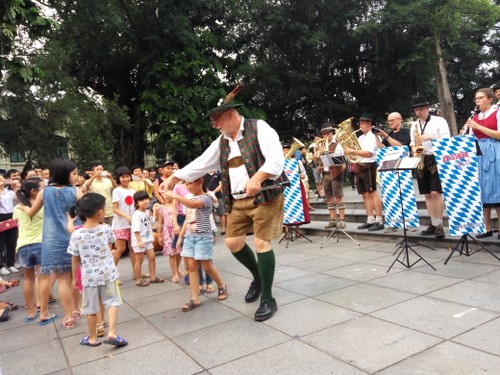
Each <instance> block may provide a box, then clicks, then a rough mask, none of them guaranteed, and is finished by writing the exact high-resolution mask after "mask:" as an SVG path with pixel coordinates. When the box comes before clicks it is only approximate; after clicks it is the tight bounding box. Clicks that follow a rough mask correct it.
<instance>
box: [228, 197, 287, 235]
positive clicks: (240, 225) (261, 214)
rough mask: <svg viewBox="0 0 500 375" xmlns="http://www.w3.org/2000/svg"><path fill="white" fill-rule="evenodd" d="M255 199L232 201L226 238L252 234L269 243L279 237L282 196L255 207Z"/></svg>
mask: <svg viewBox="0 0 500 375" xmlns="http://www.w3.org/2000/svg"><path fill="white" fill-rule="evenodd" d="M254 200H255V198H253V197H252V198H246V199H235V200H232V202H231V203H232V209H231V212H230V214H229V216H228V217H227V230H226V238H231V237H240V236H246V235H247V234H252V233H253V234H254V235H255V237H257V238H259V239H261V240H265V241H271V240H273V239H276V238H278V237H279V236H280V235H281V231H282V229H283V209H284V205H285V198H284V195H283V194H280V195H278V196H277V197H274V198H273V199H271V200H270V201H268V202H264V203H262V204H259V205H255V203H254Z"/></svg>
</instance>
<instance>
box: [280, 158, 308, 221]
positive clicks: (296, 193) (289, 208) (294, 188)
mask: <svg viewBox="0 0 500 375" xmlns="http://www.w3.org/2000/svg"><path fill="white" fill-rule="evenodd" d="M284 171H285V174H286V176H287V177H288V180H289V181H290V186H288V187H287V188H286V189H285V213H284V216H283V224H300V223H304V221H305V218H304V206H303V204H302V195H301V192H300V175H299V164H298V161H297V159H285V169H284Z"/></svg>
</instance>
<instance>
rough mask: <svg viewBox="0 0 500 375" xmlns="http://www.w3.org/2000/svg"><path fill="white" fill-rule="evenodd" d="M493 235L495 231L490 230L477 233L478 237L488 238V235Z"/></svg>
mask: <svg viewBox="0 0 500 375" xmlns="http://www.w3.org/2000/svg"><path fill="white" fill-rule="evenodd" d="M491 236H493V231H492V230H489V231H487V232H486V233H480V234H477V235H476V238H486V237H491Z"/></svg>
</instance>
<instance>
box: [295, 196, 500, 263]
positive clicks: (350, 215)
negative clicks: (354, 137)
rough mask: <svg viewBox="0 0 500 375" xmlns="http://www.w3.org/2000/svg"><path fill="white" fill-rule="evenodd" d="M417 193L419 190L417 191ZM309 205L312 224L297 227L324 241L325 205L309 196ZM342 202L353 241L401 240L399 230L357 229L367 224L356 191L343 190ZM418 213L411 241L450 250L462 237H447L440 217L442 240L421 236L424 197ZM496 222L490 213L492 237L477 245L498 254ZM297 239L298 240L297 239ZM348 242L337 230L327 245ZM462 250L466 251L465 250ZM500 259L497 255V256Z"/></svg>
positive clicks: (425, 215)
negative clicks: (417, 224) (371, 230)
mask: <svg viewBox="0 0 500 375" xmlns="http://www.w3.org/2000/svg"><path fill="white" fill-rule="evenodd" d="M416 192H418V190H416ZM310 196H311V198H310V204H311V206H312V207H314V210H311V211H310V214H311V222H310V223H309V224H304V225H301V226H300V227H299V232H301V233H304V234H305V235H306V236H307V235H312V234H314V235H322V236H324V237H325V238H326V237H327V236H328V235H329V234H331V232H332V230H331V229H325V226H326V225H327V223H328V221H329V215H328V210H327V209H326V203H325V202H323V201H322V200H321V199H317V198H315V197H314V194H311V195H310ZM344 202H345V204H346V210H345V218H346V224H347V228H346V229H345V231H346V232H347V233H349V235H350V236H352V237H353V238H354V239H356V241H358V242H360V243H361V246H362V243H363V241H380V242H385V243H392V244H394V245H395V244H397V243H398V242H400V241H401V240H402V239H403V238H404V234H403V230H402V229H398V230H397V231H395V232H391V233H386V232H385V231H384V230H381V231H376V232H370V231H368V230H359V229H357V227H358V226H359V225H361V224H362V223H364V222H365V221H366V212H365V207H364V204H363V199H362V197H361V196H360V195H358V194H357V192H356V191H352V190H351V188H350V187H347V186H346V187H344ZM417 210H418V213H419V217H420V228H408V229H407V237H408V239H410V240H412V241H416V242H418V243H420V244H422V245H425V246H430V247H432V248H447V249H453V248H455V246H457V244H458V243H459V241H460V238H461V237H452V236H450V233H449V230H448V216H447V215H446V212H445V216H444V218H443V226H444V229H445V238H442V239H439V238H436V237H435V236H422V235H421V234H420V232H421V231H422V230H424V229H425V228H427V226H428V225H429V224H430V222H431V220H430V217H429V215H428V213H427V210H426V208H425V199H424V196H422V195H419V194H417ZM497 224H498V221H497V219H496V212H495V210H492V225H493V230H494V233H493V236H492V237H487V238H483V239H480V240H479V241H480V243H481V244H483V245H484V246H485V247H486V248H488V250H490V251H493V252H500V239H498V225H497ZM471 237H473V238H475V237H476V235H475V234H471ZM299 240H300V238H299ZM340 240H342V241H345V240H347V241H350V240H349V238H347V237H346V236H345V235H344V234H343V233H342V232H341V231H337V232H336V233H335V234H334V236H333V238H331V239H330V240H329V243H333V242H338V241H340ZM468 244H469V245H470V248H471V249H472V250H476V249H478V248H480V246H479V245H477V244H476V243H475V242H474V241H473V240H472V239H470V238H468ZM464 251H465V249H464ZM499 257H500V256H499Z"/></svg>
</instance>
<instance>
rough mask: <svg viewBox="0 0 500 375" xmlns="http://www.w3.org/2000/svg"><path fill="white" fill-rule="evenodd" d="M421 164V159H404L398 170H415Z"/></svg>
mask: <svg viewBox="0 0 500 375" xmlns="http://www.w3.org/2000/svg"><path fill="white" fill-rule="evenodd" d="M419 162H420V158H402V159H401V161H400V162H399V165H398V166H397V169H415V168H417V166H418V163H419Z"/></svg>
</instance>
